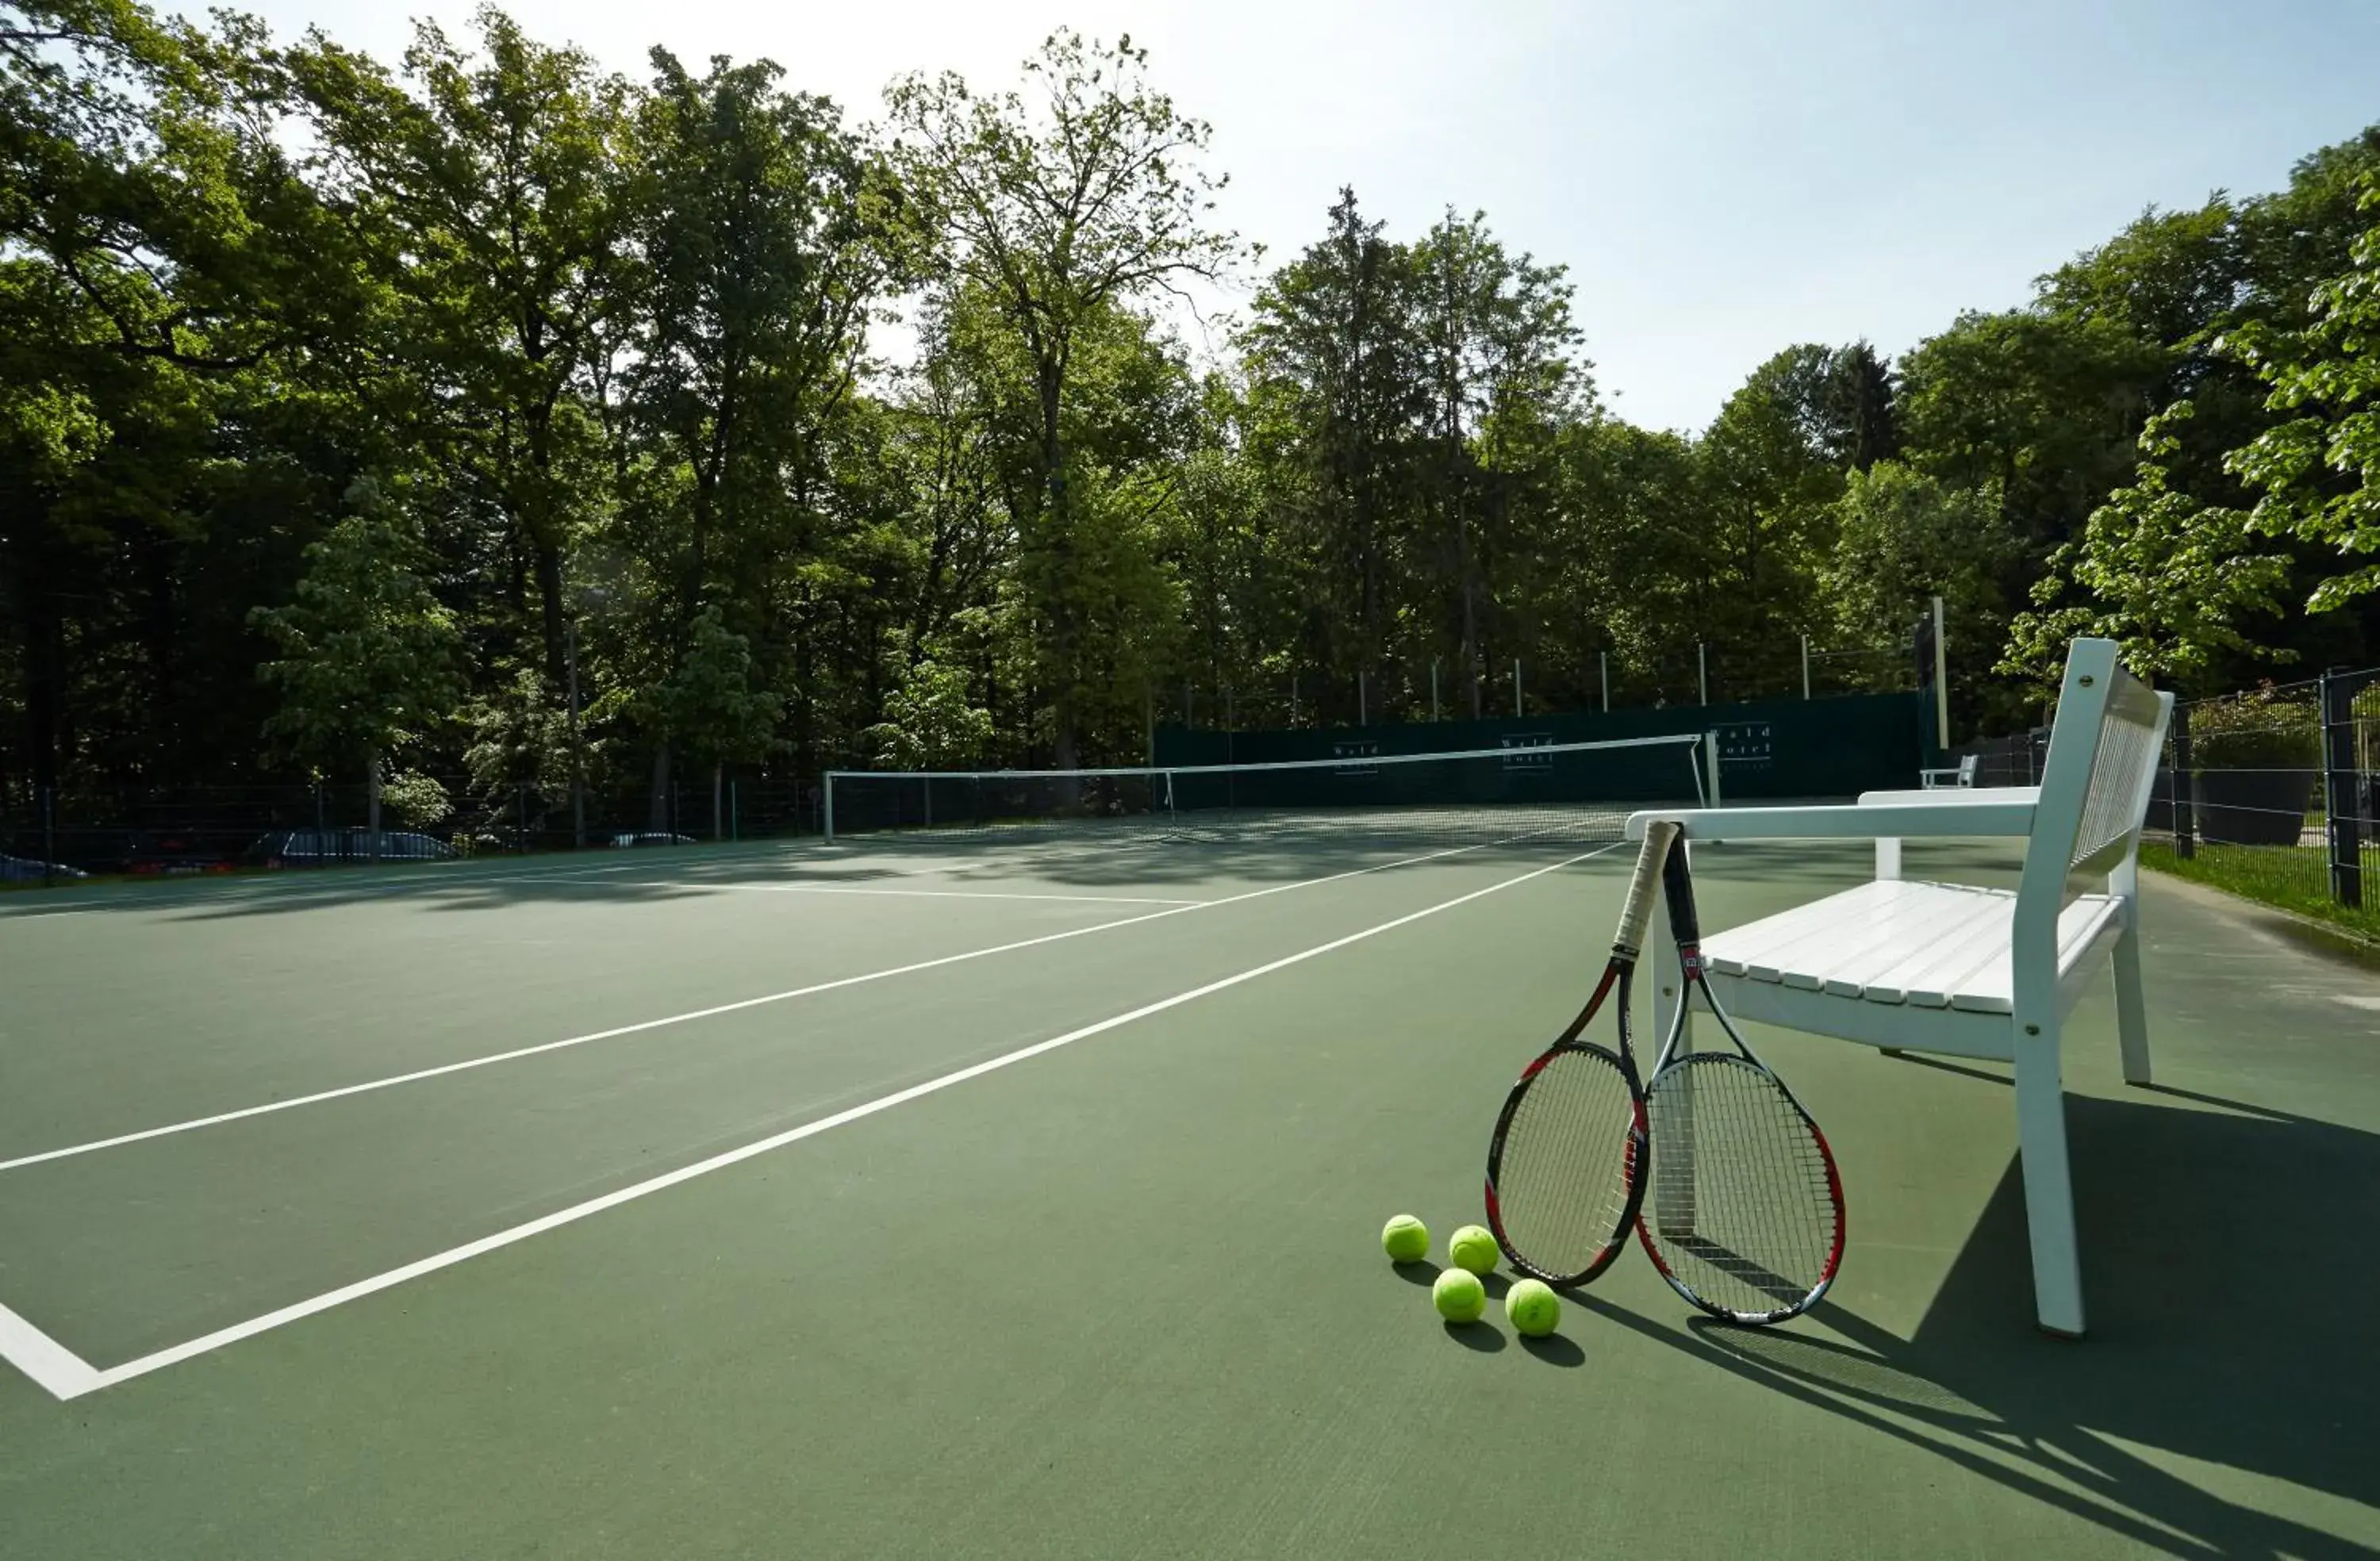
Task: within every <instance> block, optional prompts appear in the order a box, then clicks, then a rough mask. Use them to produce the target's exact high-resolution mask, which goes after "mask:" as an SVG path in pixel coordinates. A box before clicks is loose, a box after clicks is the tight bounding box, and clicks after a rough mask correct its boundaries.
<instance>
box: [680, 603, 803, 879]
mask: <svg viewBox="0 0 2380 1561" xmlns="http://www.w3.org/2000/svg"><path fill="white" fill-rule="evenodd" d="M653 703H654V705H655V707H656V709H655V714H656V720H657V724H658V725H659V726H660V728H661V730H662V732H663V734H664V736H663V743H664V744H665V746H664V748H663V752H666V751H667V748H666V744H669V743H672V742H674V743H679V744H684V745H685V746H686V749H687V750H688V751H689V752H690V753H692V754H694V755H695V756H698V757H701V758H708V759H709V760H710V821H711V834H712V836H713V838H716V837H717V836H718V834H719V833H720V817H721V813H720V782H721V780H722V775H723V774H724V771H725V768H726V765H727V762H728V761H729V760H731V759H748V758H757V757H758V756H759V755H760V754H761V752H762V751H763V750H765V749H766V748H767V747H768V745H769V739H770V737H771V735H772V734H773V733H774V732H775V731H776V725H777V713H778V707H779V700H778V698H777V696H775V695H773V694H771V693H770V692H769V691H768V690H767V689H765V688H755V687H753V686H752V648H751V647H750V646H749V645H748V644H747V643H746V641H745V639H744V636H743V635H739V634H736V633H735V632H734V631H732V630H731V629H729V628H728V627H727V624H726V623H725V621H724V619H723V618H722V615H721V613H720V611H719V609H718V608H717V607H706V608H704V609H703V610H702V611H699V612H698V613H697V614H695V618H694V622H693V623H692V624H690V625H689V627H688V632H687V635H686V652H685V654H684V655H683V656H682V657H681V658H680V659H679V660H678V663H677V666H676V667H675V668H674V670H673V671H672V672H671V674H670V677H669V679H668V681H667V682H665V683H663V684H662V685H661V687H660V688H659V689H658V690H656V691H655V692H654V695H653ZM668 801H669V799H668V796H667V793H666V790H665V789H663V788H657V789H656V792H655V795H654V797H653V799H652V816H651V817H652V823H651V828H652V829H654V830H656V831H665V830H667V829H668V828H669V814H668Z"/></svg>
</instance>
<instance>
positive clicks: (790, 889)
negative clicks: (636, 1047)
mask: <svg viewBox="0 0 2380 1561" xmlns="http://www.w3.org/2000/svg"><path fill="white" fill-rule="evenodd" d="M589 887H590V888H594V889H609V888H611V887H612V886H611V885H609V884H593V885H589ZM620 887H621V888H623V889H734V890H736V891H737V892H740V893H746V894H885V895H893V896H896V897H899V898H903V899H909V900H1056V901H1063V902H1075V903H1080V904H1085V905H1206V904H1209V903H1212V902H1209V901H1205V900H1159V899H1154V898H1152V897H1150V896H1148V895H1145V894H1011V893H1006V892H1003V891H1002V890H997V889H865V888H861V887H858V886H856V885H845V884H807V883H702V882H700V881H684V880H663V879H660V878H633V879H630V880H629V881H628V882H626V883H625V884H622V885H621V886H620Z"/></svg>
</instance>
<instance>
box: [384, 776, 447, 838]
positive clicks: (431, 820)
mask: <svg viewBox="0 0 2380 1561" xmlns="http://www.w3.org/2000/svg"><path fill="white" fill-rule="evenodd" d="M380 803H381V806H383V807H384V808H386V809H387V810H388V811H389V813H390V814H391V815H393V816H394V817H395V819H396V821H397V822H398V823H400V824H404V825H407V826H408V827H410V828H413V829H427V828H428V827H429V826H431V825H432V824H436V823H438V822H440V821H442V820H443V819H444V818H445V817H446V816H447V815H449V814H451V813H452V812H454V811H455V805H454V802H453V800H452V799H451V798H449V797H448V796H447V795H446V788H445V787H444V786H443V785H442V784H440V783H439V781H438V780H436V779H435V778H434V777H431V776H428V775H424V774H422V773H421V772H420V771H419V770H418V769H404V770H399V771H398V772H397V773H395V775H392V776H390V777H389V778H388V779H387V780H385V781H384V782H383V783H382V785H381V791H380Z"/></svg>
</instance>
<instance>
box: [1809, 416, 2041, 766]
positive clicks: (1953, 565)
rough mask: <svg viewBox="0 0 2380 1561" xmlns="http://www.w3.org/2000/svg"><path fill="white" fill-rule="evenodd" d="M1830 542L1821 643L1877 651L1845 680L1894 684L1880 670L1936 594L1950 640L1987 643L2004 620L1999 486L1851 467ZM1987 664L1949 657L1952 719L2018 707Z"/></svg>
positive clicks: (1895, 660)
mask: <svg viewBox="0 0 2380 1561" xmlns="http://www.w3.org/2000/svg"><path fill="white" fill-rule="evenodd" d="M1834 530H1835V546H1834V550H1833V551H1832V553H1831V554H1830V555H1829V556H1828V559H1827V561H1826V562H1825V563H1823V564H1822V565H1821V566H1820V568H1819V571H1818V594H1819V596H1820V597H1821V598H1822V599H1824V600H1826V601H1828V602H1829V603H1831V604H1832V606H1833V609H1834V613H1835V618H1834V623H1833V624H1832V625H1831V627H1832V631H1833V632H1832V635H1830V637H1829V639H1828V640H1827V641H1824V642H1822V643H1831V644H1834V645H1838V646H1841V647H1847V648H1848V647H1859V648H1865V649H1869V650H1872V651H1875V652H1876V656H1875V657H1874V658H1873V659H1871V660H1868V661H1867V662H1866V663H1865V667H1866V668H1868V669H1876V670H1875V671H1865V672H1864V671H1863V670H1862V669H1861V668H1854V670H1853V671H1852V672H1851V673H1850V675H1849V678H1848V679H1847V681H1851V682H1852V683H1854V684H1857V683H1859V682H1861V681H1863V680H1864V678H1873V679H1876V683H1877V684H1878V685H1880V686H1885V687H1892V686H1897V684H1895V683H1893V682H1890V681H1886V680H1885V678H1884V677H1882V676H1880V675H1879V673H1880V670H1881V669H1885V668H1891V669H1894V670H1895V672H1897V669H1898V667H1899V666H1900V664H1902V662H1903V657H1902V655H1901V654H1900V653H1901V652H1902V651H1903V649H1904V647H1906V646H1907V645H1908V643H1909V638H1910V634H1911V630H1912V626H1913V624H1915V623H1917V621H1918V620H1919V619H1920V618H1921V617H1923V616H1924V615H1925V614H1926V613H1928V612H1930V611H1932V606H1933V599H1934V598H1935V597H1937V596H1938V597H1940V598H1941V599H1942V611H1943V633H1944V636H1945V639H1946V642H1947V643H1948V644H1949V645H1953V646H1962V647H1963V646H1970V645H1977V644H1989V643H1991V641H1992V639H1993V637H1994V636H1995V635H1996V634H1997V633H1998V629H1999V626H2000V625H2001V624H2002V623H2005V622H2006V621H2007V608H2006V604H2005V602H2004V600H2003V599H2002V597H2001V594H2000V584H1999V582H2000V579H2001V577H2002V575H2003V574H2004V573H2005V572H2006V570H2007V568H2008V565H2009V563H2010V556H2011V555H2012V554H2013V553H2014V552H2015V551H2016V549H2015V543H2014V540H2013V539H2012V538H2010V536H2009V534H2008V530H2007V526H2006V524H2005V522H2004V521H2003V520H2002V519H2001V514H2000V495H1999V492H1998V490H1997V489H1996V488H1994V487H1992V486H1990V485H1989V484H1986V485H1985V486H1984V487H1982V488H1971V489H1961V488H1951V487H1948V486H1946V485H1945V484H1944V483H1942V482H1941V481H1940V480H1938V479H1937V478H1932V477H1928V476H1927V475H1926V474H1925V473H1924V472H1921V471H1917V470H1914V469H1913V468H1911V467H1909V466H1902V465H1900V463H1899V462H1896V461H1879V462H1877V463H1876V464H1875V465H1874V466H1871V467H1869V468H1868V469H1867V470H1866V471H1864V472H1862V471H1856V470H1855V471H1853V472H1852V474H1851V475H1850V477H1849V478H1848V479H1847V480H1846V481H1845V483H1844V488H1843V495H1842V497H1841V498H1840V500H1838V501H1836V503H1835V517H1834ZM1990 670H1991V669H1990V668H1989V666H1988V664H1985V663H1979V662H1978V661H1977V660H1976V659H1973V658H1971V657H1966V656H1960V657H1957V658H1953V659H1950V660H1949V674H1950V675H1949V682H1950V699H1951V708H1952V711H1953V714H1954V718H1955V724H1956V725H1957V726H1958V727H1959V728H1960V729H1961V730H1966V729H1968V728H1970V727H1972V726H1973V725H1975V724H1977V723H1979V722H1981V721H1984V720H1994V719H2002V720H2006V719H2013V718H2014V716H2015V715H2016V713H2017V712H2016V711H2015V710H2014V709H2013V708H2010V707H2008V705H2007V704H2006V703H2005V696H2004V694H2003V692H2002V691H2001V690H2000V688H1999V687H1998V685H1997V684H1996V683H1995V681H1994V680H1993V679H1992V678H1991V677H1990V676H1989V675H1988V673H1989V672H1990Z"/></svg>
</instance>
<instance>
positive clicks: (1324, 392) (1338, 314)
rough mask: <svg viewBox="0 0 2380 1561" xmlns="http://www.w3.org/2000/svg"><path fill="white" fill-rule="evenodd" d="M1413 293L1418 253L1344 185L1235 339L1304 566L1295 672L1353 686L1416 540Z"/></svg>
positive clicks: (1419, 365) (1422, 394) (1417, 363)
mask: <svg viewBox="0 0 2380 1561" xmlns="http://www.w3.org/2000/svg"><path fill="white" fill-rule="evenodd" d="M1418 284H1419V270H1418V267H1417V266H1416V265H1415V260H1414V256H1413V253H1412V251H1411V250H1410V249H1408V248H1405V247H1404V246H1402V245H1398V244H1394V243H1391V242H1390V241H1389V240H1388V239H1386V238H1384V237H1383V236H1381V224H1378V223H1367V222H1366V221H1364V220H1363V217H1362V215H1361V213H1360V212H1359V210H1358V208H1357V205H1356V200H1355V192H1354V190H1353V189H1352V188H1342V189H1341V190H1340V192H1339V200H1338V201H1337V202H1336V203H1335V204H1334V205H1332V207H1331V208H1330V227H1329V230H1328V232H1327V233H1326V234H1325V236H1323V237H1322V238H1321V239H1320V240H1318V242H1316V243H1314V244H1312V245H1310V246H1308V247H1307V248H1305V251H1304V252H1303V253H1302V254H1301V255H1300V256H1299V257H1298V259H1296V260H1293V261H1292V262H1290V263H1289V264H1288V265H1285V266H1283V267H1281V269H1280V270H1279V271H1276V272H1274V273H1273V274H1272V275H1271V276H1270V277H1269V278H1268V279H1267V280H1266V281H1265V284H1264V285H1263V286H1262V287H1261V288H1259V289H1258V291H1257V296H1256V305H1255V319H1254V321H1253V322H1252V323H1251V324H1250V326H1249V327H1248V329H1247V331H1246V332H1245V334H1244V336H1243V338H1242V347H1243V351H1244V353H1245V359H1244V361H1245V366H1246V371H1247V375H1248V399H1249V404H1250V405H1249V420H1250V424H1251V427H1250V430H1249V443H1250V457H1251V459H1252V461H1253V462H1255V464H1256V465H1257V468H1258V469H1259V471H1260V473H1261V478H1260V480H1261V481H1262V483H1263V485H1264V488H1265V490H1266V496H1267V497H1268V498H1269V501H1270V504H1271V507H1272V508H1273V510H1274V511H1275V513H1276V514H1278V515H1279V517H1280V526H1281V530H1282V533H1283V535H1282V538H1281V541H1282V543H1283V545H1284V547H1286V548H1294V549H1295V550H1296V551H1297V552H1298V554H1300V555H1302V556H1301V557H1300V558H1299V559H1298V560H1297V563H1299V564H1300V565H1301V567H1300V568H1299V571H1298V584H1299V587H1301V588H1300V591H1299V596H1300V599H1301V600H1302V603H1303V609H1304V610H1303V611H1301V612H1299V613H1298V614H1297V616H1298V618H1299V619H1300V620H1301V622H1300V623H1299V624H1298V625H1297V628H1296V631H1295V632H1296V634H1297V637H1298V638H1300V639H1301V640H1302V641H1303V644H1302V645H1301V646H1300V647H1298V649H1299V651H1300V652H1301V654H1299V655H1298V657H1297V659H1299V660H1301V661H1303V662H1304V663H1305V664H1306V665H1308V666H1311V667H1316V668H1318V669H1325V670H1328V671H1329V672H1331V673H1333V674H1335V676H1336V678H1337V679H1338V681H1339V682H1341V683H1342V684H1344V685H1350V686H1352V685H1353V684H1354V681H1355V677H1356V674H1357V672H1358V671H1359V670H1371V671H1377V669H1378V665H1379V663H1380V661H1381V660H1382V659H1384V657H1385V655H1386V653H1387V650H1388V647H1389V643H1390V632H1391V625H1392V623H1394V621H1395V618H1396V617H1397V615H1398V614H1399V612H1400V610H1401V609H1402V608H1403V605H1404V604H1405V602H1406V600H1407V599H1408V594H1409V584H1408V579H1407V575H1408V572H1409V571H1410V569H1411V568H1412V567H1413V563H1412V559H1413V554H1414V551H1415V547H1416V545H1417V543H1418V540H1419V538H1418V533H1419V530H1420V521H1419V518H1418V515H1417V513H1416V510H1417V506H1416V502H1415V500H1416V492H1415V487H1416V484H1415V476H1416V474H1415V463H1416V461H1417V458H1418V455H1419V444H1420V438H1421V430H1422V421H1423V418H1424V417H1425V416H1426V411H1427V405H1428V393H1429V387H1428V381H1427V378H1426V377H1425V374H1424V370H1423V359H1422V344H1421V340H1420V336H1419V334H1418V322H1417V321H1416V319H1415V308H1416V300H1415V290H1416V288H1417V287H1418ZM1349 714H1350V715H1351V716H1352V714H1353V704H1352V701H1351V702H1350V706H1349Z"/></svg>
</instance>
